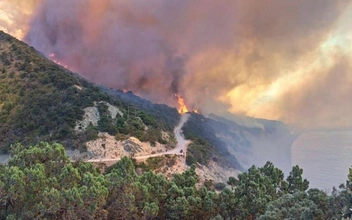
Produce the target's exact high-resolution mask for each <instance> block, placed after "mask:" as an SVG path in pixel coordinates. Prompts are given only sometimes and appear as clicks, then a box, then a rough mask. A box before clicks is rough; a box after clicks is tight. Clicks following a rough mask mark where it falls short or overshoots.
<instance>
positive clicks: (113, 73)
mask: <svg viewBox="0 0 352 220" xmlns="http://www.w3.org/2000/svg"><path fill="white" fill-rule="evenodd" d="M0 29H2V30H4V31H6V32H8V33H10V34H12V35H14V36H16V37H17V38H19V39H21V40H24V41H25V42H26V43H28V44H29V45H32V46H34V47H35V48H36V49H38V50H39V51H41V52H43V53H44V54H45V55H47V56H49V55H50V54H54V55H51V58H53V59H55V60H57V61H58V62H60V63H62V64H64V65H65V66H68V67H69V68H70V69H71V70H73V71H75V72H78V73H80V74H81V75H82V76H84V77H86V78H87V79H90V80H93V81H95V82H97V83H101V84H104V85H106V86H109V87H113V88H117V89H127V90H131V91H133V92H135V93H136V94H138V95H140V96H142V97H145V98H148V99H150V100H152V101H154V102H158V103H166V104H169V105H171V106H175V107H176V106H177V100H175V96H174V94H175V93H177V94H179V95H181V96H182V97H184V98H185V102H186V104H187V105H189V106H190V108H197V109H199V110H200V111H201V112H203V113H205V114H207V113H218V114H221V113H223V112H226V111H230V112H232V113H236V114H241V115H247V116H251V117H257V118H266V119H275V120H281V121H284V122H286V123H288V124H294V125H296V126H299V127H302V128H344V127H351V125H352V111H351V110H350V109H351V108H352V99H351V98H350V95H351V94H352V86H351V84H352V73H351V70H352V59H351V55H352V53H351V52H352V45H351V40H352V3H350V1H346V0H334V1H331V0H319V1H316V0H296V1H292V0H265V1H264V0H246V1H242V0H217V1H213V0H178V1H166V0H148V1H145V0H100V1H96V0H75V1H70V0H61V1H57V0H26V1H23V0H0Z"/></svg>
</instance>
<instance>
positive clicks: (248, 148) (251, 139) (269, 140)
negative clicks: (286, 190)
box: [209, 114, 297, 173]
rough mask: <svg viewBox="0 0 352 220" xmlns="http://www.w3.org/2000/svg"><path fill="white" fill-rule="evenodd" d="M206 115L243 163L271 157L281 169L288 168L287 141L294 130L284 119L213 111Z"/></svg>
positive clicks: (218, 135) (289, 163) (255, 162)
mask: <svg viewBox="0 0 352 220" xmlns="http://www.w3.org/2000/svg"><path fill="white" fill-rule="evenodd" d="M209 118H211V119H212V120H211V121H210V123H209V126H210V127H211V128H213V129H214V133H215V135H216V136H217V137H218V138H219V139H221V140H222V141H224V143H225V144H226V146H227V149H228V150H229V152H231V154H233V155H236V156H237V157H238V158H239V162H240V164H241V165H242V166H243V167H245V168H249V167H250V166H252V165H253V164H254V165H256V166H263V165H264V164H265V163H266V162H267V161H271V162H273V163H275V164H276V165H277V166H278V167H280V169H282V170H283V171H284V172H285V173H288V172H289V171H290V170H291V168H292V167H291V166H292V164H291V145H292V143H293V142H294V140H295V139H296V138H297V134H294V133H292V132H291V131H290V129H289V127H288V126H287V125H285V124H284V123H282V122H280V121H273V120H265V119H256V118H251V117H245V116H236V115H230V114H229V115H227V117H226V118H223V117H219V116H216V115H209Z"/></svg>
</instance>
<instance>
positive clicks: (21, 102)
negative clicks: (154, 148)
mask: <svg viewBox="0 0 352 220" xmlns="http://www.w3.org/2000/svg"><path fill="white" fill-rule="evenodd" d="M169 111H173V115H176V117H175V119H174V120H169V121H165V120H160V119H159V118H158V117H156V116H155V115H156V114H154V113H153V112H152V111H146V110H143V109H142V108H140V107H137V106H136V105H134V104H133V103H131V102H129V101H127V100H126V101H125V100H122V99H117V98H114V97H111V96H110V95H108V94H107V93H105V92H103V91H102V90H101V89H100V88H98V86H96V85H94V84H92V83H90V82H88V81H86V80H84V79H82V78H81V77H79V76H78V75H76V74H73V73H72V72H70V71H68V70H67V69H65V68H63V67H62V66H59V65H57V64H56V63H54V62H52V61H50V60H48V59H47V58H45V57H44V56H42V55H41V54H40V53H39V52H38V51H36V50H35V49H34V48H32V47H29V46H28V45H26V44H25V43H23V42H21V41H18V40H17V39H15V38H13V37H11V36H10V35H8V34H6V33H4V32H2V31H0V149H1V150H2V151H3V152H6V151H7V150H8V149H9V147H10V145H11V144H14V143H17V142H22V143H23V144H25V145H28V144H35V143H37V142H39V141H50V142H55V141H57V142H61V143H63V144H64V145H65V146H66V147H73V148H79V147H83V145H84V143H85V142H86V141H88V140H92V139H95V138H97V137H98V132H107V133H109V134H111V135H114V136H115V135H117V136H118V137H119V138H120V139H127V138H128V137H129V136H135V137H137V138H139V139H140V140H142V141H150V142H164V143H167V142H168V141H169V140H165V139H164V138H163V135H162V131H164V132H166V133H168V135H169V136H170V137H172V136H173V127H174V126H175V125H176V124H177V120H178V117H177V116H178V114H177V111H176V109H171V110H170V109H169ZM170 141H172V138H171V139H170Z"/></svg>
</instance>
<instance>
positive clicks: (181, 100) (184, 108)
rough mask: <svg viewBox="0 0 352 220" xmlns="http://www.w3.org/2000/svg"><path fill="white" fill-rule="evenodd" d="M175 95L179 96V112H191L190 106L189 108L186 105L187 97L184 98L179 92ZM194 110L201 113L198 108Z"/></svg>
mask: <svg viewBox="0 0 352 220" xmlns="http://www.w3.org/2000/svg"><path fill="white" fill-rule="evenodd" d="M175 97H176V98H177V102H178V105H179V106H180V107H179V108H178V112H179V113H180V114H185V113H187V112H189V110H188V108H187V106H186V104H185V99H184V98H182V97H181V96H180V95H178V94H175ZM192 112H193V113H197V114H199V111H198V109H193V110H192Z"/></svg>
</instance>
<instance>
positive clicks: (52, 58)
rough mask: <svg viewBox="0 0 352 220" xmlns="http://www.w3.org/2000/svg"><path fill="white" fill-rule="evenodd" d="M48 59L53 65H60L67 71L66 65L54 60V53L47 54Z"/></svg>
mask: <svg viewBox="0 0 352 220" xmlns="http://www.w3.org/2000/svg"><path fill="white" fill-rule="evenodd" d="M49 58H50V59H51V60H52V61H53V62H54V63H56V64H58V65H60V66H63V67H65V68H66V69H68V66H67V65H65V64H63V63H61V62H60V61H58V60H57V59H56V58H55V54H54V53H51V54H49Z"/></svg>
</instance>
